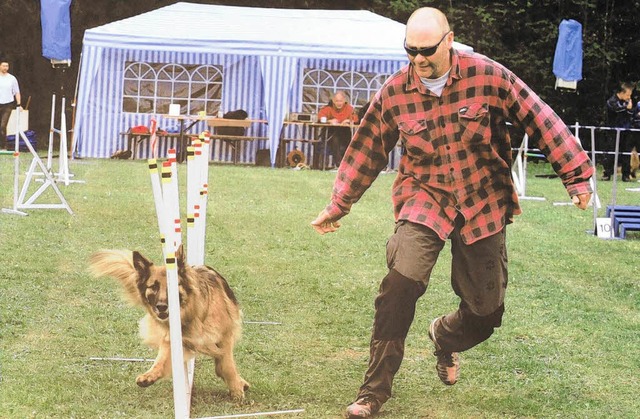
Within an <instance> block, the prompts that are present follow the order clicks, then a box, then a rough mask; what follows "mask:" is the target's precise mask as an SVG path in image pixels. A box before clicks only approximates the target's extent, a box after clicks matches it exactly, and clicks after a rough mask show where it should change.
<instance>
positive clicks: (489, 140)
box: [326, 50, 593, 244]
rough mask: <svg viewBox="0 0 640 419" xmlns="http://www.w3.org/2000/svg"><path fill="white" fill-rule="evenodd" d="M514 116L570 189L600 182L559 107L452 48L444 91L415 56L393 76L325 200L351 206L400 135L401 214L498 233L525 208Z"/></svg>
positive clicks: (338, 211) (465, 233) (445, 227)
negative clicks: (418, 70)
mask: <svg viewBox="0 0 640 419" xmlns="http://www.w3.org/2000/svg"><path fill="white" fill-rule="evenodd" d="M507 121H510V122H511V123H513V124H514V125H516V126H520V127H522V128H524V129H525V131H526V133H527V134H528V135H529V138H530V143H531V144H532V145H534V146H536V147H538V148H539V149H540V150H541V151H542V152H543V153H544V154H545V156H546V157H547V159H548V160H549V162H550V163H551V164H552V166H553V168H554V170H555V171H556V173H557V174H558V175H559V176H560V178H561V180H562V182H563V184H564V186H565V188H566V189H567V191H568V192H569V195H570V196H574V195H578V194H582V193H587V192H591V187H590V184H589V178H590V177H591V176H592V174H593V167H592V165H591V162H590V160H589V157H588V156H587V154H586V153H585V152H584V151H583V149H582V147H581V146H580V144H579V142H578V141H577V140H576V139H575V137H574V136H573V135H572V134H571V132H570V131H569V129H568V128H567V126H566V125H565V124H564V123H563V122H562V120H561V119H560V118H559V117H558V116H557V115H556V114H555V112H554V111H553V110H552V109H551V108H550V107H549V106H548V105H547V104H545V103H544V102H543V101H542V100H541V99H540V98H539V97H538V96H537V95H536V94H535V93H534V92H533V91H532V90H531V89H530V88H529V87H528V86H527V85H526V84H524V82H522V80H520V79H519V78H518V77H516V76H515V75H514V74H513V73H512V72H511V71H509V70H508V69H506V68H505V67H503V66H502V65H500V64H498V63H496V62H495V61H492V60H490V59H488V58H487V57H484V56H482V55H479V54H475V53H466V52H458V51H455V50H453V53H452V67H451V73H450V75H449V79H448V80H447V83H446V86H445V88H444V91H443V92H442V96H441V97H437V96H435V95H434V94H432V93H431V92H430V91H429V90H428V89H427V88H426V87H425V86H424V85H423V84H422V82H421V81H420V78H419V77H418V76H417V75H416V74H415V72H414V71H413V69H412V67H411V65H408V66H407V67H405V68H403V69H402V70H400V71H399V72H398V73H396V74H395V75H393V76H391V77H390V78H389V80H387V82H386V83H385V85H384V86H383V87H382V88H381V89H380V91H379V92H378V94H377V95H376V97H375V99H374V101H373V103H372V106H371V107H370V108H369V111H368V112H367V114H366V115H365V117H364V119H363V121H362V122H361V124H360V126H359V128H358V130H357V131H356V133H355V135H354V137H353V139H352V141H351V144H350V146H349V148H348V149H347V151H346V153H345V156H344V158H343V159H342V164H341V165H340V169H339V171H338V174H337V177H336V180H335V184H334V188H333V194H332V198H331V203H330V204H329V206H327V208H326V209H327V211H328V212H329V214H330V216H331V217H332V218H333V219H339V218H341V217H343V216H344V215H346V214H347V213H348V212H349V210H350V209H351V206H352V205H353V204H354V203H355V202H357V201H358V199H360V197H361V196H362V194H363V193H364V192H365V191H366V190H367V188H369V186H370V185H371V183H372V182H373V181H374V180H375V179H376V177H377V176H378V174H379V173H380V171H381V170H383V169H384V168H385V167H386V166H387V165H388V162H389V152H390V151H391V150H392V149H393V148H394V147H395V146H396V144H397V143H398V140H400V144H401V145H402V147H403V149H404V153H403V155H402V157H401V159H400V164H399V167H398V176H397V178H396V180H395V182H394V184H393V196H392V199H393V205H394V213H395V218H396V221H398V220H408V221H411V222H414V223H418V224H423V225H425V226H427V227H429V228H430V229H432V230H434V231H435V232H436V233H437V234H438V235H439V236H440V237H441V238H442V239H443V240H444V239H446V238H447V237H448V236H449V234H451V232H452V231H453V227H454V220H455V218H456V216H457V215H458V214H462V215H463V216H464V218H465V220H466V222H465V225H464V227H463V228H462V231H461V234H462V237H463V240H464V241H465V243H467V244H471V243H473V242H475V241H477V240H479V239H482V238H484V237H487V236H490V235H492V234H495V233H496V232H498V231H500V230H502V228H503V227H504V226H505V225H506V224H508V223H510V222H511V221H512V219H513V215H517V214H520V213H521V212H522V211H521V209H520V205H519V203H518V196H517V193H516V190H515V187H514V184H513V181H512V178H511V164H512V152H511V140H510V137H509V133H508V131H507V125H506V122H507Z"/></svg>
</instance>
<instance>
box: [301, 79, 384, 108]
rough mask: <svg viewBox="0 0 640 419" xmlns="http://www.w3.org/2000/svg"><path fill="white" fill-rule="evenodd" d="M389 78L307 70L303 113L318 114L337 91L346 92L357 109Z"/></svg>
mask: <svg viewBox="0 0 640 419" xmlns="http://www.w3.org/2000/svg"><path fill="white" fill-rule="evenodd" d="M387 77H389V75H388V74H375V73H367V72H358V71H336V70H321V69H314V68H307V69H305V70H304V77H303V79H302V112H312V113H317V112H318V110H319V109H320V108H321V107H323V106H324V105H326V104H327V103H328V102H329V100H330V99H331V96H332V95H333V93H334V92H335V91H336V90H344V91H345V92H346V93H347V94H348V95H349V102H350V103H351V105H353V107H354V108H356V109H357V108H358V107H360V106H363V105H364V104H365V103H366V102H368V101H369V98H370V97H371V95H372V94H374V93H375V92H377V91H378V89H380V87H381V86H382V84H383V83H384V81H385V80H386V79H387Z"/></svg>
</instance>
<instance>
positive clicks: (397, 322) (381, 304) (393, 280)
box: [373, 269, 426, 340]
mask: <svg viewBox="0 0 640 419" xmlns="http://www.w3.org/2000/svg"><path fill="white" fill-rule="evenodd" d="M425 290H426V288H425V286H424V285H423V284H422V283H420V282H416V281H414V280H412V279H410V278H407V277H406V276H403V275H402V274H400V273H398V272H396V271H395V270H393V269H391V270H390V271H389V273H388V274H387V276H385V277H384V279H383V280H382V283H381V284H380V291H379V294H378V297H377V298H376V301H375V308H376V314H375V319H374V324H373V338H374V339H376V340H395V339H404V338H405V337H406V336H407V333H408V332H409V327H410V326H411V323H412V322H413V317H414V315H415V311H416V301H418V298H420V296H421V295H422V294H424V292H425Z"/></svg>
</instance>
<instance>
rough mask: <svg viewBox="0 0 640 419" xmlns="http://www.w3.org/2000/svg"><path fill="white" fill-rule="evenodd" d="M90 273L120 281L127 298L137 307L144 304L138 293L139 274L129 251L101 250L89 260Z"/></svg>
mask: <svg viewBox="0 0 640 419" xmlns="http://www.w3.org/2000/svg"><path fill="white" fill-rule="evenodd" d="M89 271H90V272H91V273H92V274H93V275H94V276H96V277H100V276H110V277H112V278H115V279H117V280H118V281H120V283H121V284H122V286H123V287H124V292H125V295H126V296H127V298H128V299H129V300H130V301H131V302H132V303H133V304H135V305H142V306H144V303H143V301H142V299H141V296H140V292H139V291H138V278H139V275H138V272H137V271H136V268H135V267H134V265H133V252H131V251H129V250H100V251H98V252H95V253H94V254H92V255H91V257H90V258H89Z"/></svg>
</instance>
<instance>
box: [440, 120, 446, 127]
mask: <svg viewBox="0 0 640 419" xmlns="http://www.w3.org/2000/svg"><path fill="white" fill-rule="evenodd" d="M445 125H446V124H445V123H444V119H442V120H440V126H441V127H442V128H444V126H445Z"/></svg>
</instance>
